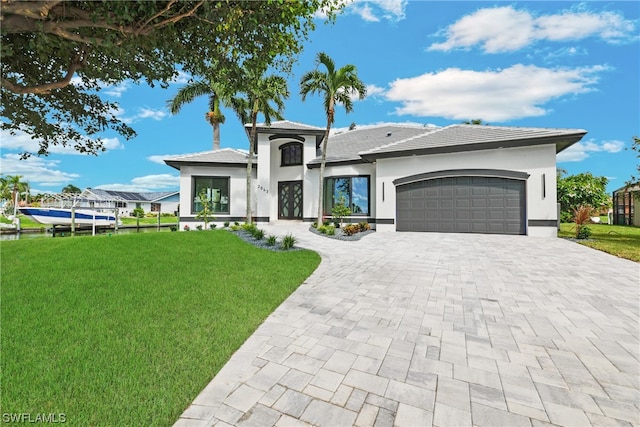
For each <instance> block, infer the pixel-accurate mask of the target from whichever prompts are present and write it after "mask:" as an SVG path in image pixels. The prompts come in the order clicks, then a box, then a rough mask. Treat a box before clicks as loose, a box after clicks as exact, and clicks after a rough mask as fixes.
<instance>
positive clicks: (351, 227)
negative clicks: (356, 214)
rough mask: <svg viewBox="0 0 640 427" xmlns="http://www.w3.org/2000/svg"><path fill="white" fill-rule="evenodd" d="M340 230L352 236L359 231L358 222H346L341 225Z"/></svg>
mask: <svg viewBox="0 0 640 427" xmlns="http://www.w3.org/2000/svg"><path fill="white" fill-rule="evenodd" d="M342 232H343V233H344V234H345V235H347V236H353V235H354V234H356V233H359V232H360V225H359V224H347V225H345V226H344V227H342Z"/></svg>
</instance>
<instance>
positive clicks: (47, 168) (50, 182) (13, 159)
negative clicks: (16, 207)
mask: <svg viewBox="0 0 640 427" xmlns="http://www.w3.org/2000/svg"><path fill="white" fill-rule="evenodd" d="M59 164H60V161H59V160H52V159H50V158H48V157H37V156H32V157H29V158H27V159H24V160H20V155H18V154H5V155H3V156H2V173H3V174H5V175H20V176H22V177H23V180H24V181H27V182H29V184H30V185H32V186H33V183H37V184H38V185H40V186H44V187H47V186H61V187H60V189H62V187H64V186H65V185H68V184H69V183H71V182H73V181H74V180H75V179H77V178H78V177H79V176H80V175H78V174H75V173H68V172H62V171H60V170H58V168H59ZM34 192H35V191H34Z"/></svg>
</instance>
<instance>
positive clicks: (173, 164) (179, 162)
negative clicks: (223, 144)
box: [164, 160, 256, 170]
mask: <svg viewBox="0 0 640 427" xmlns="http://www.w3.org/2000/svg"><path fill="white" fill-rule="evenodd" d="M164 162H165V163H166V164H167V165H169V166H171V167H172V168H174V169H177V170H180V168H181V167H182V166H214V167H229V168H246V167H247V162H244V163H242V162H235V163H225V162H196V161H189V160H184V161H183V160H165V161H164ZM251 166H252V168H256V163H255V162H254V163H253V164H252V165H251Z"/></svg>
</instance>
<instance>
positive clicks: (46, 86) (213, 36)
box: [0, 0, 341, 156]
mask: <svg viewBox="0 0 640 427" xmlns="http://www.w3.org/2000/svg"><path fill="white" fill-rule="evenodd" d="M339 7H341V2H334V1H332V0H303V1H283V0H268V1H233V0H230V1H204V0H184V1H177V0H166V1H148V0H138V1H110V0H103V1H62V0H50V1H13V0H2V7H1V8H0V14H1V16H0V18H1V22H2V25H0V32H1V34H2V40H1V43H0V49H1V51H0V54H1V57H2V61H1V64H0V88H1V89H0V95H1V101H2V102H1V107H0V108H1V111H0V115H1V116H2V120H1V121H0V127H1V128H2V129H3V130H7V131H9V132H11V133H13V134H16V133H19V132H24V133H26V134H28V135H30V136H31V137H32V138H34V139H36V140H38V142H39V148H38V150H37V153H38V154H41V155H46V154H48V153H49V150H50V147H51V146H54V145H71V146H73V147H74V148H75V149H76V150H77V151H79V152H86V153H91V154H96V153H98V152H100V151H104V146H103V143H102V141H101V140H100V138H95V139H94V137H95V136H96V135H98V134H99V133H100V132H103V131H105V130H108V129H111V130H114V131H116V132H117V133H118V134H120V135H121V136H123V137H125V138H131V137H133V136H134V135H135V131H134V130H133V129H132V128H131V127H129V126H128V125H127V124H126V123H124V122H123V121H122V120H121V119H120V118H119V117H118V115H117V111H118V108H117V104H115V103H113V102H111V101H108V100H105V99H102V98H101V97H100V96H99V90H100V88H101V87H104V86H107V85H116V84H119V83H122V82H124V81H131V82H134V83H139V82H146V83H148V84H149V85H151V86H154V85H160V86H161V87H166V86H167V85H168V84H169V82H171V81H172V80H173V79H175V78H176V76H177V75H178V70H182V71H183V72H185V73H187V74H192V75H194V76H199V75H206V74H207V73H208V72H209V69H210V66H211V61H212V60H213V59H215V61H216V67H217V68H218V70H219V71H223V72H224V73H225V74H227V75H228V80H227V84H228V85H229V86H236V87H237V86H238V85H240V84H241V81H240V79H239V78H233V77H234V75H235V76H236V77H237V76H239V75H240V73H241V71H240V70H241V68H242V67H247V68H248V69H266V67H268V66H276V67H278V68H279V69H281V70H283V71H289V70H290V65H291V63H292V61H293V60H294V59H295V56H296V54H297V53H299V52H300V50H301V49H302V41H303V40H305V39H306V37H307V36H308V34H309V32H310V31H311V30H313V28H314V14H315V12H317V11H318V10H319V9H322V10H324V11H325V12H327V13H328V16H329V19H332V18H333V16H334V13H335V11H336V9H337V8H339ZM30 154H32V153H30V152H25V153H23V155H24V156H27V155H30Z"/></svg>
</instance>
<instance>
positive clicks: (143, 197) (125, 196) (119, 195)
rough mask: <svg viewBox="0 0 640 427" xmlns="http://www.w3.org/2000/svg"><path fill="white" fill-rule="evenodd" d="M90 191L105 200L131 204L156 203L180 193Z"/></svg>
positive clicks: (89, 189) (95, 189) (97, 189)
mask: <svg viewBox="0 0 640 427" xmlns="http://www.w3.org/2000/svg"><path fill="white" fill-rule="evenodd" d="M87 190H88V191H90V192H91V193H93V194H94V195H96V196H98V197H100V198H101V199H103V200H117V201H131V202H155V201H156V200H162V199H164V198H166V197H169V196H173V195H175V194H178V193H179V192H178V191H154V192H136V191H116V190H102V189H100V188H88V189H87Z"/></svg>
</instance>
